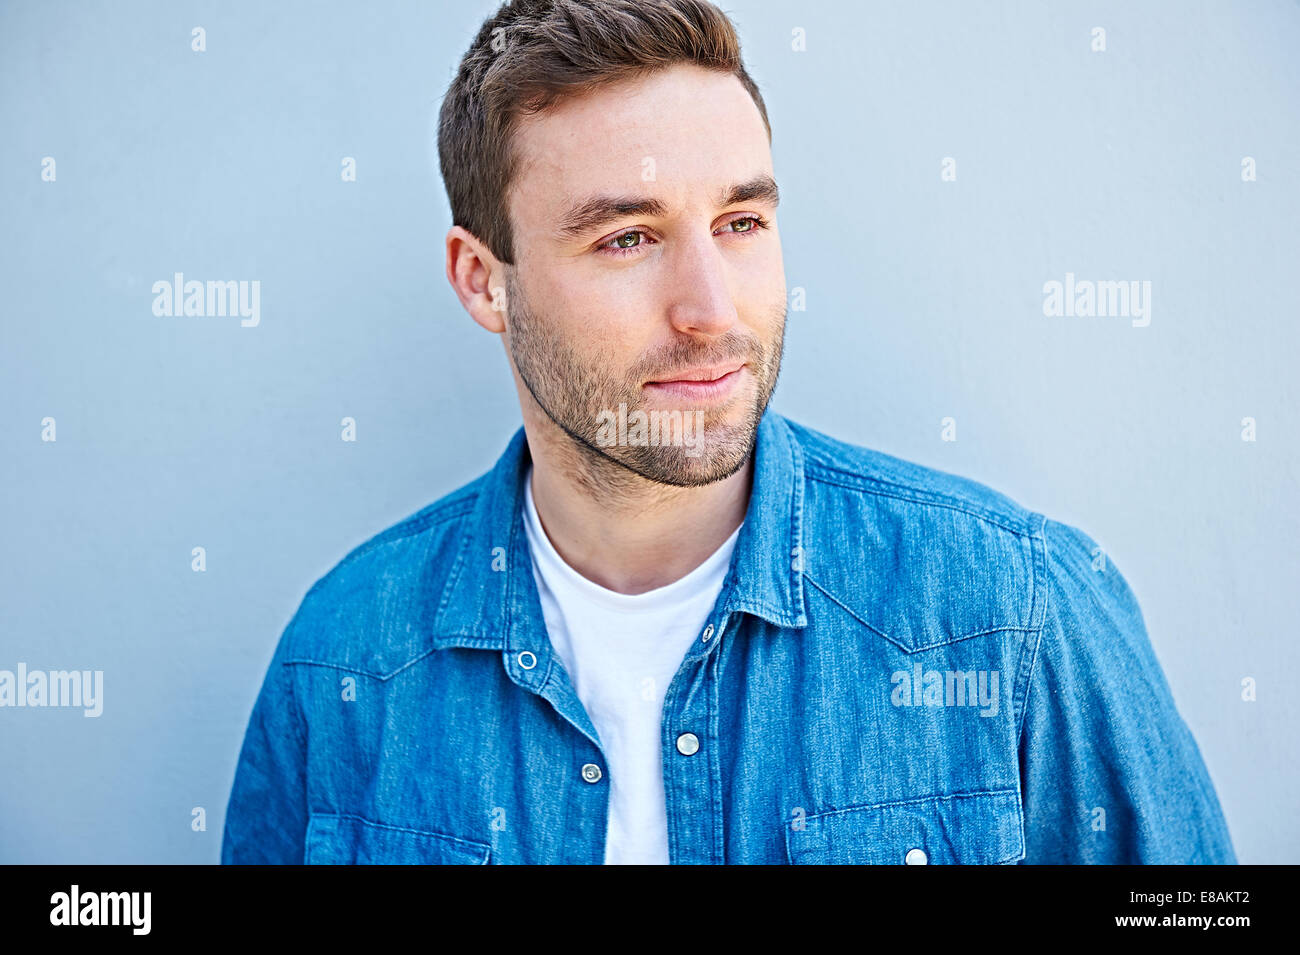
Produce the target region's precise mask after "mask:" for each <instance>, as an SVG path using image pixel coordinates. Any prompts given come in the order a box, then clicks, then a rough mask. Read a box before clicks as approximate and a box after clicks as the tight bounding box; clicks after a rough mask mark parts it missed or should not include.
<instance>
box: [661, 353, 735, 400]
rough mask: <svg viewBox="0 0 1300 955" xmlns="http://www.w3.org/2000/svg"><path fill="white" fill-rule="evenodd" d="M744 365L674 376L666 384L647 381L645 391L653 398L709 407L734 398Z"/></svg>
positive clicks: (698, 370)
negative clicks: (733, 393)
mask: <svg viewBox="0 0 1300 955" xmlns="http://www.w3.org/2000/svg"><path fill="white" fill-rule="evenodd" d="M744 370H745V364H744V362H741V363H740V364H736V365H723V366H716V367H712V368H690V369H686V370H684V371H679V372H674V373H673V374H674V375H675V376H676V377H674V378H672V379H670V380H666V381H648V382H646V383H645V391H646V393H647V394H649V395H651V396H652V397H660V398H664V399H668V400H674V401H689V402H691V403H693V404H709V403H715V402H720V401H723V400H724V399H727V398H729V397H730V396H731V394H732V392H733V391H734V390H735V388H736V384H737V382H739V381H740V376H741V375H742V374H743V373H744Z"/></svg>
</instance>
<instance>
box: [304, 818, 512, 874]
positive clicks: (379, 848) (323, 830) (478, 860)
mask: <svg viewBox="0 0 1300 955" xmlns="http://www.w3.org/2000/svg"><path fill="white" fill-rule="evenodd" d="M306 841H307V849H306V859H305V862H306V863H307V864H308V865H487V862H488V857H489V856H490V855H491V850H492V847H491V846H489V845H487V844H486V843H482V842H470V841H468V840H466V839H458V838H456V837H455V836H448V835H443V834H442V833H440V832H429V831H425V830H419V829H402V828H399V827H396V826H384V825H380V824H379V823H374V822H369V821H368V820H365V819H362V818H360V817H358V816H342V815H334V814H329V813H320V814H315V813H314V814H312V816H311V821H310V822H309V823H308V825H307V840H306Z"/></svg>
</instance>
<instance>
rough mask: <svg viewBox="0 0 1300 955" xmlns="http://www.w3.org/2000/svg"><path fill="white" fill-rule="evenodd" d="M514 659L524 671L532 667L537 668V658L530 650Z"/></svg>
mask: <svg viewBox="0 0 1300 955" xmlns="http://www.w3.org/2000/svg"><path fill="white" fill-rule="evenodd" d="M516 659H517V660H518V661H519V665H520V666H521V667H523V668H524V669H525V670H531V669H532V668H533V667H535V666H537V656H536V654H534V653H533V651H531V650H525V651H524V652H523V653H521V654H519V656H518V657H517V658H516Z"/></svg>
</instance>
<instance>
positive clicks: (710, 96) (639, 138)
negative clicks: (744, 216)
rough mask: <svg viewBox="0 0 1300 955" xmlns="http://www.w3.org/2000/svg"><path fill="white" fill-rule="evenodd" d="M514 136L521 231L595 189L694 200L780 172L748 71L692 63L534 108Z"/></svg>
mask: <svg viewBox="0 0 1300 955" xmlns="http://www.w3.org/2000/svg"><path fill="white" fill-rule="evenodd" d="M513 144H514V148H515V150H516V152H517V154H518V157H519V160H520V163H519V174H518V176H517V177H516V179H515V182H514V183H513V184H512V189H511V196H510V207H511V209H512V213H513V217H514V222H515V224H516V226H517V228H519V229H520V230H521V231H522V230H527V229H529V228H530V227H532V228H539V229H540V228H545V225H546V220H548V219H550V218H551V217H553V216H554V215H557V214H559V212H560V211H561V210H563V209H565V208H567V207H568V204H569V203H570V202H572V200H573V199H574V198H575V197H577V196H580V195H585V194H588V193H591V192H595V191H601V190H610V191H621V192H637V193H642V194H652V195H660V196H663V197H664V198H665V200H666V201H675V200H686V199H689V198H692V196H693V194H695V193H697V192H698V193H699V194H700V195H701V196H704V195H708V196H712V195H714V194H715V193H717V192H718V191H719V190H720V189H721V187H723V186H724V185H730V184H732V183H734V182H739V181H743V180H747V179H749V178H751V177H753V175H754V174H755V173H756V172H768V173H770V172H771V149H770V146H769V143H768V138H767V129H766V127H765V126H764V124H763V118H762V115H761V114H760V113H759V111H758V106H757V105H756V104H755V103H754V100H753V98H752V97H751V96H750V95H749V93H748V92H747V91H746V90H745V88H744V86H743V85H742V84H741V82H740V80H738V79H737V78H736V77H735V76H733V75H731V74H727V73H720V72H716V71H712V70H705V69H702V68H700V67H696V66H687V65H682V66H674V67H670V68H668V69H665V70H660V71H657V72H655V73H652V74H649V75H648V76H644V77H639V78H636V79H630V80H620V81H617V82H614V83H609V84H606V85H604V86H601V87H599V88H597V89H596V90H594V91H592V92H590V93H586V94H583V95H581V96H577V97H572V98H569V99H566V100H563V101H561V102H560V103H558V104H557V105H556V106H555V107H553V108H552V109H549V110H547V111H546V112H544V113H539V114H535V115H531V116H525V117H523V118H522V119H521V120H520V122H519V125H518V127H517V130H516V132H515V136H514V141H513Z"/></svg>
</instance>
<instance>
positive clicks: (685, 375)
mask: <svg viewBox="0 0 1300 955" xmlns="http://www.w3.org/2000/svg"><path fill="white" fill-rule="evenodd" d="M743 365H744V362H737V363H736V364H734V365H714V366H712V367H710V368H691V369H688V370H686V371H683V372H680V373H678V374H674V375H673V376H672V377H671V378H661V379H660V380H658V381H651V382H647V384H651V385H673V384H677V383H678V382H710V381H718V380H720V379H722V378H725V377H726V376H727V375H729V374H731V373H732V372H734V371H739V370H740V368H741V367H742V366H743Z"/></svg>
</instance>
